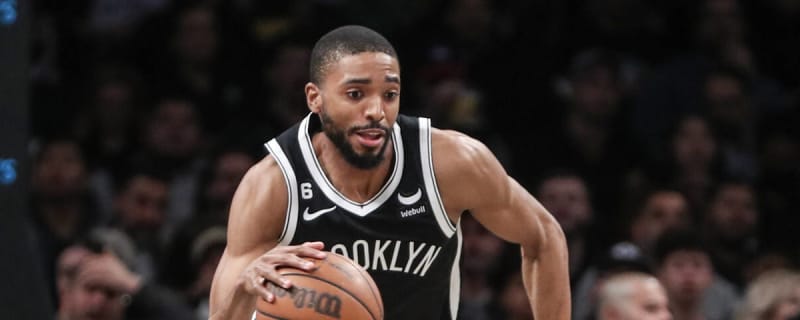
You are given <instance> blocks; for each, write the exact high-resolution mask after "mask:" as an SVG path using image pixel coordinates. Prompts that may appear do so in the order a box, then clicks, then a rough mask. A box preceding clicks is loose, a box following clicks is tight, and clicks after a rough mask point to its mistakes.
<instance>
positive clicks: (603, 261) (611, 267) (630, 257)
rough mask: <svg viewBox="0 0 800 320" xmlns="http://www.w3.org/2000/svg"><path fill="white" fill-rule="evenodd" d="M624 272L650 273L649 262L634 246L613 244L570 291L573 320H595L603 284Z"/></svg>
mask: <svg viewBox="0 0 800 320" xmlns="http://www.w3.org/2000/svg"><path fill="white" fill-rule="evenodd" d="M627 272H634V273H646V274H649V273H652V268H651V266H650V261H649V260H648V257H646V256H644V255H643V254H642V252H641V250H639V248H638V247H637V246H636V245H634V244H633V243H630V242H619V243H615V244H614V245H612V246H611V247H610V248H609V249H608V250H607V251H606V252H605V254H604V255H602V256H601V257H600V258H599V259H597V262H596V263H595V264H593V265H592V266H590V267H589V268H588V269H587V270H586V272H584V273H583V275H582V276H581V277H580V279H578V282H577V285H575V286H574V287H573V290H574V292H575V294H574V295H573V298H572V300H573V304H572V306H573V308H572V309H573V313H572V316H573V319H576V320H585V319H595V313H597V310H598V309H597V306H598V301H599V297H598V294H599V290H600V288H601V287H602V285H603V283H604V282H605V281H606V279H608V278H609V277H613V276H614V275H617V274H621V273H627Z"/></svg>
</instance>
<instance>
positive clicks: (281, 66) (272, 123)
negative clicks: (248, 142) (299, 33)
mask: <svg viewBox="0 0 800 320" xmlns="http://www.w3.org/2000/svg"><path fill="white" fill-rule="evenodd" d="M310 56H311V45H310V44H306V43H302V42H300V41H295V40H284V42H281V43H276V44H275V48H274V49H273V51H272V52H271V53H270V55H269V60H268V61H267V62H266V63H265V65H264V67H263V68H261V82H262V83H263V86H264V87H263V88H262V90H259V93H260V95H259V98H258V99H259V100H258V102H257V103H256V104H255V110H253V111H254V113H255V116H254V119H249V120H250V122H252V124H253V126H254V127H256V128H261V127H265V126H266V128H263V129H257V130H256V131H259V132H263V131H269V132H263V133H264V134H263V135H261V136H259V137H258V138H259V139H264V137H267V136H273V135H275V134H276V133H278V132H281V131H282V130H284V129H286V128H289V127H290V126H291V125H293V124H294V123H296V122H297V121H298V120H300V119H302V118H303V117H305V116H306V115H307V114H308V108H306V104H305V93H304V92H303V90H297V88H302V87H303V86H304V85H305V83H306V80H307V79H306V78H307V76H308V61H309V57H310ZM245 134H248V135H251V134H252V133H250V132H247V133H245ZM261 142H263V141H261Z"/></svg>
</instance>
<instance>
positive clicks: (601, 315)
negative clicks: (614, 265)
mask: <svg viewBox="0 0 800 320" xmlns="http://www.w3.org/2000/svg"><path fill="white" fill-rule="evenodd" d="M597 319H598V320H671V319H672V314H671V313H670V311H669V301H668V299H667V293H666V291H665V290H664V287H663V286H662V285H661V283H660V282H658V279H656V278H655V277H653V276H652V275H649V274H646V273H636V272H624V273H620V274H616V275H613V276H611V277H609V278H607V279H606V280H605V281H603V284H602V285H601V286H600V290H599V293H598V309H597Z"/></svg>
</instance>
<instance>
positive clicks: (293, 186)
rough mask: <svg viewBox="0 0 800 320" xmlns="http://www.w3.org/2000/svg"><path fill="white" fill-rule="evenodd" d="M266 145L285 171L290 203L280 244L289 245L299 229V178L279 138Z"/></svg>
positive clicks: (287, 207) (284, 175)
mask: <svg viewBox="0 0 800 320" xmlns="http://www.w3.org/2000/svg"><path fill="white" fill-rule="evenodd" d="M264 146H266V147H267V150H269V153H270V154H271V155H272V157H273V158H275V162H277V163H278V166H279V167H280V168H281V171H283V179H284V180H286V188H287V189H288V192H289V200H288V201H289V203H288V205H287V206H286V220H285V221H284V225H283V232H281V237H280V238H279V239H278V241H279V242H278V245H282V246H288V245H289V243H291V242H292V239H293V238H294V232H295V230H296V229H297V215H298V209H297V207H298V205H299V201H298V199H297V178H296V177H295V175H294V169H292V164H291V162H289V158H287V157H286V154H285V153H284V152H283V149H282V148H281V145H280V144H278V141H277V140H275V139H272V140H270V141H269V142H267V143H265V144H264Z"/></svg>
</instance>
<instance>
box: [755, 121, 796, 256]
mask: <svg viewBox="0 0 800 320" xmlns="http://www.w3.org/2000/svg"><path fill="white" fill-rule="evenodd" d="M798 111H800V110H795V111H794V112H787V113H785V114H782V115H780V116H776V117H774V118H771V119H768V120H766V121H764V122H762V123H761V124H760V126H761V130H760V132H759V139H760V140H759V144H758V147H759V149H760V150H759V159H758V160H759V164H760V168H759V181H758V182H757V183H756V184H755V185H754V191H756V192H757V193H758V196H757V197H758V199H759V209H760V210H759V211H760V213H761V218H763V219H761V221H760V222H763V223H762V224H761V235H762V240H763V242H764V244H765V245H766V246H769V247H772V248H775V249H778V250H781V251H786V252H792V251H795V250H797V246H796V245H795V244H796V243H798V242H800V233H798V232H797V231H796V230H797V229H796V226H798V225H800V215H797V214H791V213H792V212H800V203H798V201H796V199H798V198H800V170H798V167H797V164H798V163H800V130H798V129H800V127H798V126H797V124H798V123H800V112H798Z"/></svg>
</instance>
